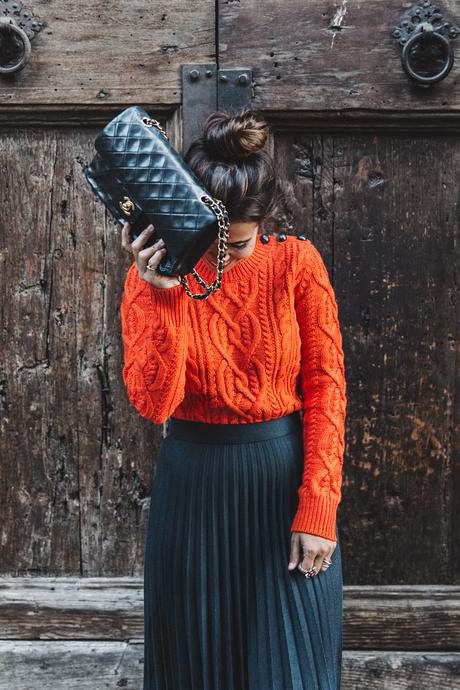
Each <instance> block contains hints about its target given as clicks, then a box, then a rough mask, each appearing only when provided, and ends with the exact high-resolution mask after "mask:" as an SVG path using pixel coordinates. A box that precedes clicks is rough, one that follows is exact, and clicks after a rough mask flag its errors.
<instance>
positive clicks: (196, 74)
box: [190, 69, 200, 79]
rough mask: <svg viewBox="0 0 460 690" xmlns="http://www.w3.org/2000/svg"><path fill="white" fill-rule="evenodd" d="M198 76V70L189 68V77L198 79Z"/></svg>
mask: <svg viewBox="0 0 460 690" xmlns="http://www.w3.org/2000/svg"><path fill="white" fill-rule="evenodd" d="M199 78H200V71H199V70H197V69H192V70H190V79H199Z"/></svg>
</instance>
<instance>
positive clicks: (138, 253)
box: [121, 223, 181, 288]
mask: <svg viewBox="0 0 460 690" xmlns="http://www.w3.org/2000/svg"><path fill="white" fill-rule="evenodd" d="M130 232H131V224H130V223H125V224H124V225H123V228H122V230H121V246H122V249H125V250H126V251H128V252H130V253H131V254H133V256H134V259H135V261H136V266H137V270H138V271H139V275H140V277H141V278H142V280H145V281H147V283H151V285H153V286H154V287H157V288H171V287H176V286H177V285H180V284H181V282H180V280H179V278H176V277H175V276H163V275H161V273H158V271H157V270H156V268H157V266H158V264H159V263H160V261H161V259H162V258H163V256H164V255H165V254H166V247H165V246H164V244H165V243H164V241H163V240H158V241H157V242H155V244H153V245H152V246H151V247H146V248H145V249H142V247H143V246H144V244H145V243H146V242H147V240H148V239H149V237H151V236H152V233H153V232H155V229H154V227H153V225H148V226H147V227H146V228H145V229H144V230H143V231H142V232H141V234H140V235H139V236H138V237H137V238H136V239H135V240H134V242H130V241H129V239H130ZM147 264H148V265H149V266H150V267H151V268H153V269H155V270H153V271H152V270H150V269H148V268H147Z"/></svg>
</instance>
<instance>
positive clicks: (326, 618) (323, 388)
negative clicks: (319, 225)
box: [121, 109, 346, 690]
mask: <svg viewBox="0 0 460 690" xmlns="http://www.w3.org/2000/svg"><path fill="white" fill-rule="evenodd" d="M267 137H268V126H267V123H266V122H265V120H264V118H263V117H262V116H261V115H260V114H259V113H257V112H255V111H253V110H250V109H246V110H243V111H240V113H238V114H235V115H231V114H228V113H224V112H216V113H213V114H212V115H210V116H209V117H208V119H207V120H206V122H205V124H204V128H203V132H202V136H201V137H200V138H199V139H197V140H195V142H194V143H193V144H192V146H191V147H190V149H189V151H188V152H187V156H186V157H185V160H186V162H187V163H188V165H189V166H190V167H191V169H192V170H193V171H194V172H195V174H196V175H197V176H198V177H199V179H200V180H201V181H202V183H203V184H204V186H205V187H206V188H207V189H208V190H209V192H210V193H211V194H212V195H214V196H215V197H217V198H219V199H221V200H222V201H223V202H224V204H225V205H226V208H227V210H228V212H229V219H230V235H229V241H228V248H227V252H226V254H225V257H224V262H225V268H224V272H223V275H222V283H221V287H220V289H219V290H217V291H215V292H213V293H211V295H210V296H209V297H208V298H207V299H205V300H193V299H191V298H190V297H188V296H187V295H186V293H185V291H184V288H183V286H182V285H181V284H180V282H179V280H178V279H177V278H176V277H165V276H161V275H160V274H159V273H158V272H157V271H156V268H157V266H158V263H159V261H160V260H161V258H162V256H163V254H164V252H165V248H164V246H163V243H162V241H161V240H160V241H157V242H156V243H155V244H154V245H153V246H150V247H148V248H143V246H144V244H145V243H146V241H147V239H148V238H149V237H151V235H152V233H154V232H155V229H154V228H152V227H151V226H150V227H149V228H146V229H145V230H144V231H143V232H142V233H141V235H139V237H138V238H137V239H136V240H135V241H133V242H130V238H129V232H130V227H129V224H126V225H125V226H124V227H123V232H122V246H123V248H124V249H126V250H129V251H131V252H132V254H133V255H134V258H135V261H134V262H133V264H132V265H131V267H130V268H129V269H128V273H127V276H126V281H125V287H124V294H123V299H122V304H121V321H122V338H123V343H124V358H125V359H124V367H123V380H124V382H125V385H126V388H127V393H128V396H129V399H130V401H131V403H132V404H133V405H134V407H135V408H136V409H137V410H138V412H139V413H140V414H141V415H142V416H143V417H145V418H147V419H149V420H151V421H152V422H154V423H155V424H160V423H162V422H165V421H166V420H168V419H169V426H168V434H167V436H166V437H165V438H164V439H163V441H162V444H161V447H160V452H159V456H158V459H157V465H156V473H155V476H154V481H153V486H152V495H151V504H150V514H149V522H148V528H147V540H146V548H145V564H144V613H145V620H144V624H145V662H144V685H143V690H338V689H339V687H340V671H341V654H342V571H341V556H340V547H339V544H338V530H337V525H336V509H337V506H338V504H339V502H340V499H341V473H342V462H343V450H344V421H345V409H346V384H345V376H344V361H343V350H342V339H341V332H340V327H339V322H338V309H337V304H336V301H335V297H334V292H333V288H332V286H331V284H330V282H329V278H328V273H327V270H326V267H325V265H324V263H323V261H322V258H321V256H320V254H319V252H318V251H317V249H316V248H315V247H314V245H313V244H312V243H311V242H310V241H309V240H307V239H306V238H305V237H303V236H302V235H300V236H299V238H301V239H302V240H303V241H301V239H299V238H298V237H296V236H289V235H288V236H285V235H284V234H282V235H280V236H279V237H278V238H276V237H275V236H273V235H272V236H269V235H266V234H265V233H263V225H264V221H265V220H266V219H267V217H268V215H269V212H270V211H271V210H272V209H273V205H274V197H275V175H274V169H273V162H272V160H271V158H270V156H269V155H268V153H267V151H266V150H265V148H264V146H265V143H266V141H267ZM280 240H282V241H280ZM216 260H217V239H216V241H215V242H214V243H213V244H212V245H211V246H210V247H209V249H208V250H207V251H206V253H205V254H204V255H203V256H202V257H201V258H200V259H199V261H198V263H197V264H196V266H195V268H196V270H197V272H198V274H199V275H200V276H202V278H204V280H205V281H206V282H207V283H209V282H212V280H213V279H214V278H215V267H216ZM192 283H193V285H192ZM189 284H191V285H192V290H193V291H195V290H196V287H197V286H196V284H195V283H194V282H193V279H191V278H190V276H189Z"/></svg>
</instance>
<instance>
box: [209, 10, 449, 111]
mask: <svg viewBox="0 0 460 690" xmlns="http://www.w3.org/2000/svg"><path fill="white" fill-rule="evenodd" d="M409 4H412V3H404V5H403V4H402V3H401V2H400V0H355V1H354V2H347V0H341V1H340V2H334V3H331V2H324V0H310V2H308V3H305V2H300V1H299V0H285V1H284V2H278V1H277V0H265V1H264V3H263V14H262V13H261V12H260V2H259V1H258V0H248V1H247V2H244V3H242V2H221V3H219V37H220V46H219V58H220V67H226V68H230V67H238V66H240V65H244V66H248V67H251V68H252V69H253V93H254V105H255V106H256V107H258V108H262V109H268V110H270V111H283V117H284V116H285V115H286V112H285V111H291V113H292V112H295V111H297V110H303V111H306V110H309V111H313V112H314V111H322V112H327V111H334V112H335V115H336V116H339V117H340V116H341V115H342V112H341V111H343V110H355V109H360V110H361V111H362V113H363V114H365V113H366V112H369V111H374V112H375V113H376V114H377V113H378V114H379V115H380V114H381V113H384V112H385V111H396V112H398V111H411V112H412V113H413V114H415V113H417V112H418V111H423V110H426V109H432V110H438V111H443V112H446V111H452V112H453V111H457V112H458V111H459V109H460V80H459V79H458V74H459V66H458V64H454V67H453V69H452V71H451V73H450V74H449V75H448V76H447V77H446V78H445V79H444V80H442V81H441V82H438V83H437V84H436V85H435V87H434V88H433V89H431V90H428V89H425V88H420V87H418V86H416V85H415V84H414V83H413V82H412V81H410V80H409V79H408V78H407V76H406V74H405V72H404V71H403V68H402V65H401V57H400V54H401V53H400V47H399V45H398V44H397V42H396V41H395V39H394V38H392V36H391V31H392V29H393V27H394V26H395V24H397V23H398V22H399V19H400V17H401V14H402V13H403V12H404V10H405V9H406V8H407V7H409ZM442 12H443V13H444V14H445V16H446V17H447V18H448V19H449V20H451V21H453V22H454V23H456V24H459V22H460V11H459V5H458V2H456V0H445V2H443V3H442ZM453 45H454V46H455V42H454V44H453ZM454 49H455V47H454ZM457 50H458V48H457Z"/></svg>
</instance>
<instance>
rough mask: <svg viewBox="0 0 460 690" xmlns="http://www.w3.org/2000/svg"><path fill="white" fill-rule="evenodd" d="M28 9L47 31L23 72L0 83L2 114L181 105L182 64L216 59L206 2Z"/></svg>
mask: <svg viewBox="0 0 460 690" xmlns="http://www.w3.org/2000/svg"><path fill="white" fill-rule="evenodd" d="M24 4H25V3H24ZM31 9H32V11H33V13H34V14H35V15H38V17H39V18H40V19H41V20H42V21H43V22H44V23H45V26H44V27H43V28H42V30H41V31H40V33H38V34H37V35H36V36H35V38H34V39H33V40H32V56H31V58H30V61H29V63H28V64H27V65H26V66H25V68H24V69H23V70H22V71H21V72H18V73H17V74H16V75H15V76H14V78H13V79H5V78H3V79H1V80H0V106H3V107H6V108H10V107H12V106H19V107H20V108H21V109H24V108H27V107H30V106H32V105H35V106H36V107H37V106H39V107H40V108H42V107H46V106H48V105H53V104H54V105H57V106H58V107H59V108H61V107H65V106H68V105H77V106H80V107H81V106H82V105H86V106H87V105H91V106H95V107H96V108H100V107H101V104H102V105H104V106H106V105H111V104H112V105H113V104H117V106H119V107H120V108H121V107H127V106H128V105H130V104H135V103H144V102H146V101H147V102H149V103H154V104H156V106H160V105H161V104H168V105H171V104H176V105H178V104H179V103H180V102H181V88H180V65H181V64H182V63H189V62H209V61H210V60H212V59H213V58H214V54H215V48H214V45H215V44H214V40H215V27H214V25H215V19H214V17H215V11H214V3H213V2H211V1H210V0H196V1H195V2H193V3H188V2H185V3H184V2H181V0H171V1H170V2H168V3H166V2H160V3H158V2H156V3H145V2H141V1H140V0H130V2H111V3H106V2H97V1H96V2H90V1H89V0H82V1H81V2H78V3H75V2H71V0H53V2H52V3H50V2H49V0H35V2H34V3H33V6H32V7H31Z"/></svg>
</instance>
